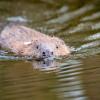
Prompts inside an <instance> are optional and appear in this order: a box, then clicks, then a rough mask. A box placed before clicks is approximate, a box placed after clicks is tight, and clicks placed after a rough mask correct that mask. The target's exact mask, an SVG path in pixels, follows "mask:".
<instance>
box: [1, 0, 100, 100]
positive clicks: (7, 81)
mask: <svg viewBox="0 0 100 100" xmlns="http://www.w3.org/2000/svg"><path fill="white" fill-rule="evenodd" d="M99 5H100V1H99V0H62V1H61V0H33V1H32V0H28V1H27V0H26V1H25V0H19V1H17V0H0V30H2V28H3V27H4V26H5V25H6V24H7V23H9V22H19V23H21V24H24V25H27V26H29V27H32V28H35V29H37V30H39V31H42V32H44V33H45V34H49V35H55V36H58V37H60V38H62V39H64V41H65V42H66V44H68V45H69V46H70V47H71V48H72V51H73V54H72V55H71V56H70V57H68V58H66V59H62V60H57V61H41V62H38V61H26V60H22V59H20V58H18V57H14V56H11V55H7V54H4V51H0V100H100V6H99Z"/></svg>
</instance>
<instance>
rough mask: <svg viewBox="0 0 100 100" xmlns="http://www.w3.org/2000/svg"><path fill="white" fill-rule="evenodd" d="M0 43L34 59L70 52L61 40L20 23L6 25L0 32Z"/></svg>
mask: <svg viewBox="0 0 100 100" xmlns="http://www.w3.org/2000/svg"><path fill="white" fill-rule="evenodd" d="M0 45H1V46H2V47H3V48H8V49H10V51H11V52H13V53H15V54H17V55H20V56H31V57H34V58H36V59H39V58H48V57H59V56H68V55H69V54H70V50H69V48H68V47H67V46H66V45H65V43H64V41H63V40H61V39H59V38H57V37H50V36H48V35H45V34H43V33H40V32H38V31H36V30H34V29H30V28H27V27H25V26H20V25H9V26H6V27H5V28H4V30H3V31H2V32H1V34H0Z"/></svg>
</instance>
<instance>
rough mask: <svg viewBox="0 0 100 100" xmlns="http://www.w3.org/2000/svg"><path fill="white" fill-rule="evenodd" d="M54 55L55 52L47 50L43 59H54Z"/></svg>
mask: <svg viewBox="0 0 100 100" xmlns="http://www.w3.org/2000/svg"><path fill="white" fill-rule="evenodd" d="M53 54H54V53H53V51H49V50H46V51H43V52H42V56H43V58H47V57H52V56H53Z"/></svg>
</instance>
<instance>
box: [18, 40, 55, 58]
mask: <svg viewBox="0 0 100 100" xmlns="http://www.w3.org/2000/svg"><path fill="white" fill-rule="evenodd" d="M52 47H53V44H52V43H48V41H47V42H46V41H45V40H41V39H39V40H34V41H31V42H24V43H23V46H22V48H21V49H20V51H19V55H23V56H31V57H34V58H36V59H44V58H48V57H53V56H54V50H53V48H52Z"/></svg>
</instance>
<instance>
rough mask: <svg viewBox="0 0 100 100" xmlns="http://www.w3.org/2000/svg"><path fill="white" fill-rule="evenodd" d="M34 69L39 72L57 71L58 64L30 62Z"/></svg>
mask: <svg viewBox="0 0 100 100" xmlns="http://www.w3.org/2000/svg"><path fill="white" fill-rule="evenodd" d="M32 65H33V68H34V69H39V70H41V71H50V70H57V69H59V68H58V65H59V63H58V62H56V61H55V60H42V61H36V60H34V61H32Z"/></svg>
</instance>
